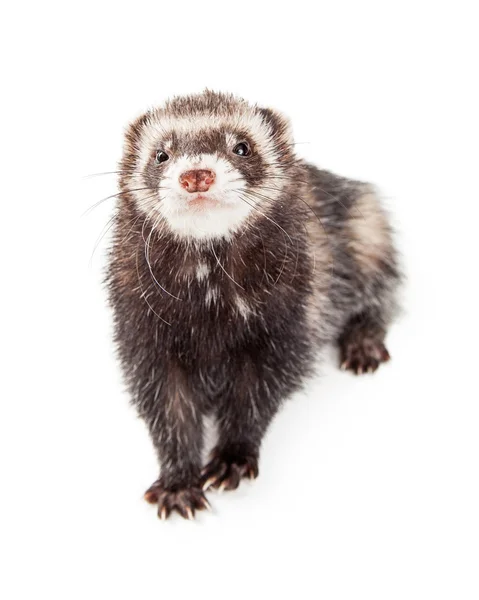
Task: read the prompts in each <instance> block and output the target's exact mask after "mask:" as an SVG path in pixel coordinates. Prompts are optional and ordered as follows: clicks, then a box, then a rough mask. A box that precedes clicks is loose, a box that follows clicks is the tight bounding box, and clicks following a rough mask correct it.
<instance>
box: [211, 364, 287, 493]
mask: <svg viewBox="0 0 479 600" xmlns="http://www.w3.org/2000/svg"><path fill="white" fill-rule="evenodd" d="M258 370H259V368H258V366H257V365H255V364H254V361H253V360H252V359H250V358H247V359H245V361H244V362H243V364H242V367H241V368H240V369H238V373H237V374H236V376H235V377H234V379H233V382H234V383H233V386H232V390H231V394H228V395H226V396H225V397H224V398H223V399H222V402H221V404H220V405H219V406H218V408H217V419H218V432H219V440H218V443H217V446H216V447H215V448H214V450H213V451H212V454H211V460H210V462H209V463H208V464H207V465H206V467H205V468H204V469H203V478H202V481H203V489H204V490H206V489H208V488H209V487H213V488H219V489H220V490H224V489H226V490H234V489H236V488H237V487H238V485H239V483H240V481H241V479H242V478H243V477H247V478H249V479H254V478H256V477H257V476H258V457H259V449H260V445H261V440H262V438H263V436H264V434H265V431H266V429H267V427H268V425H269V423H270V421H271V419H272V418H273V416H274V415H275V413H276V411H277V409H278V407H279V405H280V392H279V390H278V389H275V387H276V388H277V387H278V386H277V384H276V385H275V382H273V381H266V380H265V379H264V377H262V376H260V375H259V373H258Z"/></svg>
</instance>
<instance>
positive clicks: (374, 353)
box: [341, 337, 391, 375]
mask: <svg viewBox="0 0 479 600" xmlns="http://www.w3.org/2000/svg"><path fill="white" fill-rule="evenodd" d="M390 358H391V357H390V356H389V352H388V351H387V349H386V346H385V345H384V344H383V343H382V342H380V341H378V340H375V339H372V338H367V337H365V338H363V339H362V340H360V341H354V342H353V341H351V342H349V343H346V344H344V345H343V346H342V347H341V369H343V370H349V371H353V372H354V373H355V374H356V375H361V374H362V373H374V371H375V370H376V369H377V368H378V367H379V365H380V364H381V363H383V362H387V361H388V360H389V359H390Z"/></svg>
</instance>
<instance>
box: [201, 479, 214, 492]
mask: <svg viewBox="0 0 479 600" xmlns="http://www.w3.org/2000/svg"><path fill="white" fill-rule="evenodd" d="M215 482H216V477H210V478H209V479H207V480H206V481H205V483H204V484H203V488H202V489H203V491H204V492H206V490H207V489H208V488H209V487H211V486H212V485H213V484H214V483H215Z"/></svg>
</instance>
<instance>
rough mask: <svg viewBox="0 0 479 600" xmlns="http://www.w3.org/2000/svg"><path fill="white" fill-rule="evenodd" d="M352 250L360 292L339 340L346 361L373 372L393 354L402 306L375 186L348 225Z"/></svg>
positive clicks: (354, 290) (355, 287) (354, 284)
mask: <svg viewBox="0 0 479 600" xmlns="http://www.w3.org/2000/svg"><path fill="white" fill-rule="evenodd" d="M344 237H345V240H346V241H347V244H346V254H347V255H348V257H349V259H352V272H351V273H350V276H351V290H350V295H351V296H352V297H353V298H354V300H353V301H352V305H353V308H352V310H351V312H350V314H349V320H348V321H347V322H346V325H345V326H344V328H343V331H342V333H341V335H340V336H339V339H338V342H339V347H340V352H341V367H342V368H343V369H349V370H351V371H353V372H354V373H356V374H361V373H366V372H369V373H372V372H373V371H375V370H376V369H377V368H378V367H379V365H380V364H381V363H382V362H386V361H387V360H389V358H390V357H389V352H388V351H387V349H386V347H385V345H384V338H385V336H386V330H387V327H388V326H389V323H390V322H391V321H392V319H393V318H394V316H395V314H396V312H397V298H396V294H397V288H398V285H399V282H400V278H401V276H400V273H399V269H398V264H397V255H396V251H395V248H394V244H393V240H392V233H391V228H390V225H389V220H388V217H387V214H386V213H385V212H384V211H383V209H382V207H381V204H380V201H379V199H378V197H377V196H376V194H375V193H374V192H373V191H366V193H363V194H361V195H359V196H358V197H357V198H356V200H355V203H354V205H353V207H352V209H351V211H350V212H349V214H348V218H347V221H346V223H345V226H344Z"/></svg>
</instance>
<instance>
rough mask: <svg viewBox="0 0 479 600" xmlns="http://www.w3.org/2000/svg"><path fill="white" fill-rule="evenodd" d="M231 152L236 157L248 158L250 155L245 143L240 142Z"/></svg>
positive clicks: (249, 149) (247, 145)
mask: <svg viewBox="0 0 479 600" xmlns="http://www.w3.org/2000/svg"><path fill="white" fill-rule="evenodd" d="M233 152H234V153H235V154H237V155H238V156H249V155H250V154H251V148H250V147H249V144H247V143H246V142H240V143H239V144H236V146H235V147H234V148H233Z"/></svg>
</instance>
